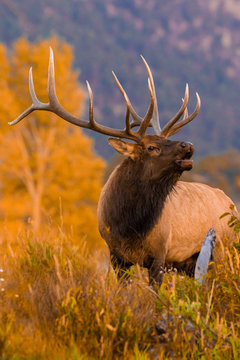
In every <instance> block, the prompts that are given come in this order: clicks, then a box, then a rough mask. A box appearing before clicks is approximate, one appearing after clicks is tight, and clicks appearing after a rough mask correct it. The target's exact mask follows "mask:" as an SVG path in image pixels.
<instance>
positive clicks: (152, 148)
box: [148, 146, 159, 152]
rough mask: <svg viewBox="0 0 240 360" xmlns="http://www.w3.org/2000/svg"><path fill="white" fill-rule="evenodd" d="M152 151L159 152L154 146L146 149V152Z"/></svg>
mask: <svg viewBox="0 0 240 360" xmlns="http://www.w3.org/2000/svg"><path fill="white" fill-rule="evenodd" d="M154 150H157V151H159V149H158V148H157V147H155V146H149V147H148V151H150V152H151V151H154Z"/></svg>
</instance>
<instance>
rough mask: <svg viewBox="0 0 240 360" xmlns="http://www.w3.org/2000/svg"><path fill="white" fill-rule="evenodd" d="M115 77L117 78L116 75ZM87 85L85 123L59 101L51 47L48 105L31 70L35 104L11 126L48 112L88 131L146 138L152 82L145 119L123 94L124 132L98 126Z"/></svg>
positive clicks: (31, 85)
mask: <svg viewBox="0 0 240 360" xmlns="http://www.w3.org/2000/svg"><path fill="white" fill-rule="evenodd" d="M114 76H115V74H114ZM115 79H117V78H116V76H115ZM116 81H117V80H116ZM86 83H87V89H88V93H89V121H84V120H81V119H78V118H77V117H75V116H73V115H71V114H70V113H69V112H68V111H66V110H65V109H64V108H63V107H62V105H61V104H60V103H59V100H58V98H57V95H56V90H55V72H54V59H53V51H52V49H51V47H50V58H49V67H48V96H49V102H48V103H42V102H41V101H39V100H38V98H37V96H36V93H35V90H34V83H33V76H32V68H30V71H29V91H30V95H31V98H32V101H33V103H32V105H31V106H30V107H29V108H28V109H27V110H25V111H24V112H23V113H22V114H21V115H19V116H18V118H17V119H16V120H14V121H12V122H10V123H9V125H15V124H17V123H18V122H19V121H21V120H22V119H24V118H25V117H26V116H28V115H29V114H31V113H32V112H33V111H35V110H46V111H51V112H52V113H54V114H56V115H58V116H60V117H61V118H63V119H64V120H66V121H68V122H70V123H71V124H74V125H77V126H79V127H82V128H86V129H91V130H94V131H97V132H99V133H102V134H105V135H109V136H113V137H119V138H125V139H130V140H134V141H136V142H139V141H140V140H141V139H142V137H143V136H144V134H145V132H146V130H147V128H148V126H149V124H150V121H151V118H152V115H153V111H154V101H155V100H154V94H153V85H152V83H151V81H150V82H149V84H148V87H149V92H150V105H149V108H148V111H147V113H146V115H145V117H144V118H141V117H139V116H138V115H137V114H136V113H135V112H134V110H133V108H132V106H131V104H130V101H129V99H128V97H127V95H126V93H125V92H124V93H123V95H124V99H125V101H126V105H127V111H126V128H125V129H124V130H118V129H112V128H109V127H107V126H104V125H101V124H98V123H97V122H96V121H95V120H94V116H93V94H92V90H91V87H90V85H89V83H88V81H87V82H86ZM117 83H118V82H117ZM130 114H131V115H132V114H134V115H132V116H133V118H134V119H135V120H136V121H135V123H130ZM136 125H139V129H138V131H133V130H132V127H133V126H136Z"/></svg>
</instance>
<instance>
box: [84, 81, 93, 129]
mask: <svg viewBox="0 0 240 360" xmlns="http://www.w3.org/2000/svg"><path fill="white" fill-rule="evenodd" d="M86 84H87V89H88V95H89V122H90V124H92V126H93V127H94V124H95V121H94V116H93V93H92V89H91V86H90V85H89V82H88V81H86Z"/></svg>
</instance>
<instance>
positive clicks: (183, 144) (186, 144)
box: [180, 142, 193, 149]
mask: <svg viewBox="0 0 240 360" xmlns="http://www.w3.org/2000/svg"><path fill="white" fill-rule="evenodd" d="M180 146H181V147H182V148H183V149H184V148H185V147H191V146H193V144H192V143H191V142H182V143H181V144H180Z"/></svg>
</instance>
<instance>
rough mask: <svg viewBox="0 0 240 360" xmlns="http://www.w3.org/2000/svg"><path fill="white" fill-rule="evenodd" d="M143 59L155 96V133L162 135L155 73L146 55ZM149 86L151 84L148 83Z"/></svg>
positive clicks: (153, 120)
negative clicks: (154, 78) (153, 73)
mask: <svg viewBox="0 0 240 360" xmlns="http://www.w3.org/2000/svg"><path fill="white" fill-rule="evenodd" d="M141 58H142V61H143V63H144V65H145V67H146V69H147V72H148V81H149V82H150V86H151V88H152V93H153V98H154V110H153V117H152V126H153V129H154V132H155V134H157V135H160V134H161V126H160V121H159V115H158V105H157V96H156V90H155V85H154V80H153V75H152V72H151V69H150V67H149V65H148V63H147V61H146V60H145V59H144V57H143V56H142V55H141ZM148 86H149V85H148Z"/></svg>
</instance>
